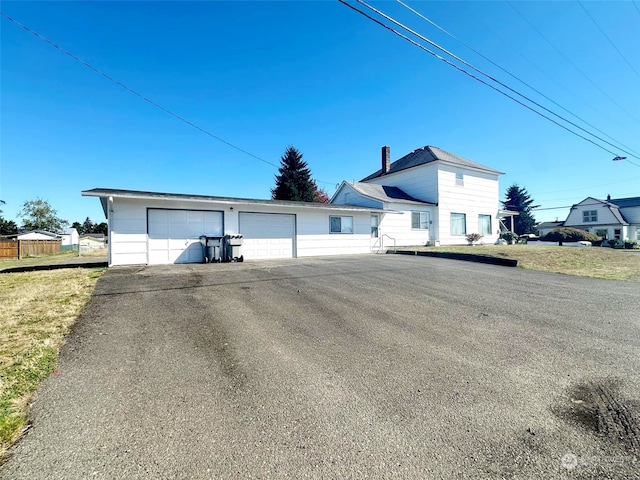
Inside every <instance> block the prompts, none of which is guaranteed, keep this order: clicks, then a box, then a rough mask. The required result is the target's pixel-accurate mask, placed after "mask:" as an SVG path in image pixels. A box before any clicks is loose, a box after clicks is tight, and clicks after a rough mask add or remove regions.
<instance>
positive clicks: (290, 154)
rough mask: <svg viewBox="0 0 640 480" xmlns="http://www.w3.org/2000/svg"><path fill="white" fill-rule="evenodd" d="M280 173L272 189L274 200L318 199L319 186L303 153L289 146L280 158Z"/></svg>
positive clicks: (302, 200) (312, 200)
mask: <svg viewBox="0 0 640 480" xmlns="http://www.w3.org/2000/svg"><path fill="white" fill-rule="evenodd" d="M278 171H279V172H280V173H279V174H278V175H276V186H275V188H274V189H272V190H271V198H273V199H274V200H296V201H301V202H314V201H316V191H317V187H316V184H315V182H314V181H313V180H312V179H311V170H309V167H308V166H307V162H305V161H304V160H302V153H300V152H299V151H298V150H297V149H296V148H295V147H293V146H289V147H287V150H286V151H285V152H284V155H283V156H282V158H281V159H280V168H279V170H278Z"/></svg>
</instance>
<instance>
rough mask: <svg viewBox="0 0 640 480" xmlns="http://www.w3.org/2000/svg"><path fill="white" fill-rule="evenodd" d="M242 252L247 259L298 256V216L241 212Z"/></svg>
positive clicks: (239, 215) (239, 219)
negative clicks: (296, 240)
mask: <svg viewBox="0 0 640 480" xmlns="http://www.w3.org/2000/svg"><path fill="white" fill-rule="evenodd" d="M238 223H239V225H238V226H239V229H238V230H239V232H240V233H241V234H242V235H244V243H243V246H242V251H243V254H244V256H245V258H247V259H253V258H256V259H261V258H293V257H295V256H296V251H295V249H296V242H295V239H296V216H295V215H294V214H286V213H251V212H239V214H238Z"/></svg>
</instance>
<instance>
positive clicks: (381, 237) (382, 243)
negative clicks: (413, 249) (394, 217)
mask: <svg viewBox="0 0 640 480" xmlns="http://www.w3.org/2000/svg"><path fill="white" fill-rule="evenodd" d="M384 237H387V238H388V239H389V240H393V253H395V252H396V239H395V238H393V237H390V236H389V235H387V234H386V233H383V234H382V235H381V236H380V248H381V249H382V250H384Z"/></svg>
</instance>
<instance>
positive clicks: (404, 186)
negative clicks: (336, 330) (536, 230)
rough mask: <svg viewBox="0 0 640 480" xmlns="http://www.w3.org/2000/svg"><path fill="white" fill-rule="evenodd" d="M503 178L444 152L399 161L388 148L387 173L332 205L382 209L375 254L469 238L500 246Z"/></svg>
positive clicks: (340, 194)
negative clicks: (471, 235)
mask: <svg viewBox="0 0 640 480" xmlns="http://www.w3.org/2000/svg"><path fill="white" fill-rule="evenodd" d="M500 175H503V173H502V172H499V171H497V170H494V169H492V168H489V167H487V166H485V165H481V164H479V163H476V162H473V161H471V160H468V159H466V158H462V157H460V156H458V155H455V154H453V153H449V152H446V151H444V150H442V149H440V148H438V147H433V146H425V147H422V148H418V149H417V150H414V151H413V152H411V153H409V154H407V155H405V156H404V157H402V158H400V159H398V160H396V161H395V162H391V161H390V149H389V147H382V162H381V168H380V169H379V170H377V171H376V172H374V173H372V174H371V175H369V176H367V177H365V178H364V179H362V180H361V181H360V182H346V181H345V182H342V184H341V185H340V186H339V187H338V189H337V191H336V193H335V194H334V195H333V197H332V198H331V203H332V204H340V205H353V206H362V207H372V208H378V209H381V212H380V213H374V214H372V216H371V231H372V247H373V248H374V249H375V248H376V247H378V248H381V249H386V248H391V247H392V246H393V245H396V246H403V245H405V246H406V245H456V244H465V243H466V235H467V234H469V233H479V234H481V235H482V236H483V238H482V240H481V242H482V243H494V242H495V241H496V240H497V239H498V236H499V233H498V232H499V226H498V222H499V218H498V215H499V195H500V194H499V185H498V178H499V176H500Z"/></svg>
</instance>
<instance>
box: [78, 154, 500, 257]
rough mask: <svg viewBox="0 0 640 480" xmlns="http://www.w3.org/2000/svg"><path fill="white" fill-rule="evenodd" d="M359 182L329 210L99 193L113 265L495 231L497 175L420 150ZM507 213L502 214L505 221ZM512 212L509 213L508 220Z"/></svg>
mask: <svg viewBox="0 0 640 480" xmlns="http://www.w3.org/2000/svg"><path fill="white" fill-rule="evenodd" d="M389 154H390V152H389V148H388V147H384V148H383V159H382V168H381V169H380V170H378V171H377V172H375V173H373V174H371V175H369V176H368V177H366V178H365V179H363V180H362V181H361V182H353V183H350V182H342V184H341V185H340V186H339V187H338V190H337V191H336V193H335V194H334V195H333V197H332V199H331V202H330V203H329V204H323V203H306V202H290V201H281V200H258V199H243V198H230V197H214V196H207V195H188V194H174V193H158V192H141V191H134V190H115V189H107V188H96V189H92V190H86V191H83V192H82V195H84V196H92V197H98V198H100V201H101V202H102V207H103V210H104V213H105V216H106V218H107V224H108V227H109V228H108V232H109V233H108V239H107V244H108V246H109V250H108V259H109V265H132V264H166V263H190V262H202V261H203V258H204V254H203V250H202V246H201V244H200V242H199V237H200V236H201V235H207V236H222V235H227V234H242V235H243V236H244V243H243V246H242V254H243V256H244V258H246V259H261V258H295V257H304V256H319V255H341V254H358V253H371V252H377V251H383V250H385V249H388V248H392V247H393V245H394V244H395V245H396V246H401V245H426V244H432V245H438V244H443V245H445V244H465V243H466V238H465V235H466V234H468V233H480V234H482V235H483V236H484V238H483V241H484V242H485V243H494V242H495V241H496V240H497V238H498V231H499V226H498V225H499V218H500V213H499V212H500V211H499V192H498V177H499V176H500V175H502V173H501V172H498V171H497V170H493V169H491V168H489V167H486V166H484V165H481V164H479V163H476V162H472V161H471V160H467V159H464V158H462V157H459V156H457V155H453V154H451V153H448V152H445V151H444V150H441V149H439V148H436V147H429V146H427V147H423V148H420V149H418V150H415V151H414V152H411V153H410V154H408V155H406V156H404V157H402V158H401V159H399V160H397V161H395V162H393V163H391V162H390V158H389ZM502 213H504V212H502ZM507 213H510V212H507Z"/></svg>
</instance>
